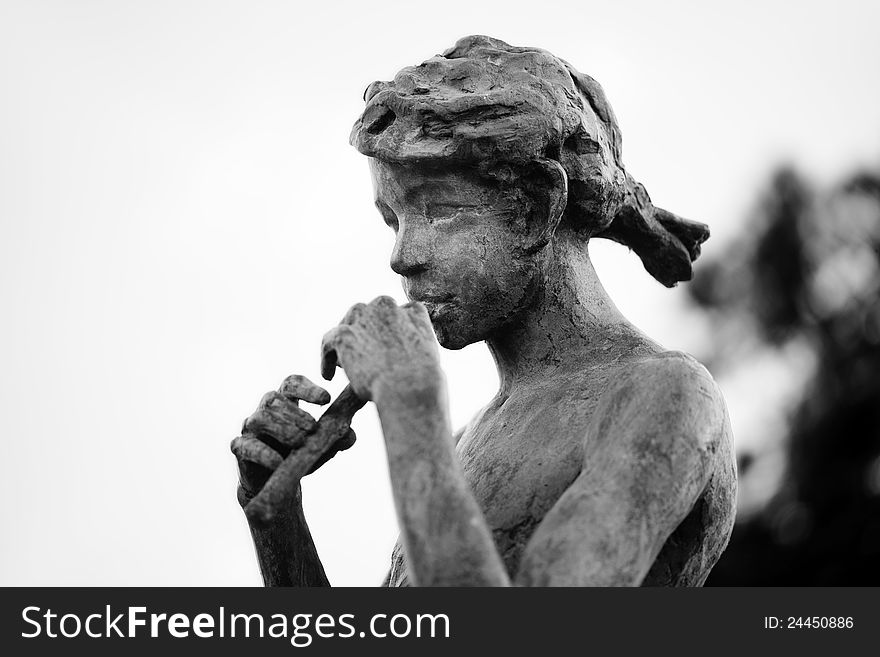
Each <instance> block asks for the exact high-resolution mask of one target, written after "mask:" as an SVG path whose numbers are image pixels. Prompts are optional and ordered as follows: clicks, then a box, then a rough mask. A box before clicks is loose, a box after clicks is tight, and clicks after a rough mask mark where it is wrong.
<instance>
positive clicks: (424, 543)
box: [375, 377, 510, 586]
mask: <svg viewBox="0 0 880 657" xmlns="http://www.w3.org/2000/svg"><path fill="white" fill-rule="evenodd" d="M375 401H376V408H377V410H378V413H379V419H380V421H381V423H382V432H383V434H384V436H385V444H386V450H387V452H388V466H389V472H390V475H391V488H392V491H393V494H394V503H395V507H396V510H397V518H398V523H399V525H400V532H401V535H400V539H401V542H402V544H403V546H404V551H405V554H406V562H407V569H408V574H409V579H410V582H411V583H412V584H414V585H415V586H506V585H509V584H510V578H509V577H508V574H507V570H506V568H505V566H504V563H503V562H502V560H501V557H500V555H499V554H498V550H497V549H496V547H495V543H494V541H493V539H492V534H491V532H490V531H489V529H488V526H487V525H486V521H485V519H484V517H483V513H482V511H481V510H480V507H479V505H478V504H477V502H476V500H475V499H474V497H473V494H472V493H471V491H470V488H469V486H468V484H467V482H466V481H465V478H464V474H463V472H462V470H461V466H460V463H459V460H458V456H457V455H456V454H455V442H456V440H455V438H456V437H460V433H459V434H458V436H456V437H454V436H453V435H452V431H451V428H450V424H449V415H448V411H447V407H448V405H447V401H446V388H445V383H444V381H443V379H442V377H438V378H437V379H436V380H434V381H432V382H430V383H428V384H426V385H424V386H422V387H420V388H416V389H414V388H404V387H398V388H389V389H388V390H386V391H384V392H382V394H380V395H377V397H376V399H375Z"/></svg>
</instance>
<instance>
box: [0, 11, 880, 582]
mask: <svg viewBox="0 0 880 657" xmlns="http://www.w3.org/2000/svg"><path fill="white" fill-rule="evenodd" d="M872 4H873V6H874V8H873V9H869V6H870V5H872ZM876 7H877V5H876V4H874V3H866V2H864V1H849V0H836V1H834V2H801V3H792V2H781V1H768V0H763V1H761V2H739V3H729V2H728V3H724V4H723V5H715V4H714V3H706V2H696V1H695V2H664V3H657V2H649V1H644V2H613V3H612V2H589V1H585V0H578V1H572V2H558V1H555V0H541V1H540V2H528V3H526V2H515V1H512V0H504V1H501V2H498V1H495V2H473V1H472V0H468V1H467V2H459V1H445V2H435V3H415V2H322V3H302V2H294V1H293V0H291V1H289V2H255V1H249V2H244V1H239V2H207V1H206V2H193V1H174V2H168V1H164V2H157V1H150V2H147V1H143V2H123V1H115V2H109V1H107V2H88V1H78V2H65V1H58V2H47V1H35V0H31V1H27V2H25V1H21V2H9V1H4V2H0V90H2V99H0V303H2V309H3V316H2V322H0V421H2V424H0V426H2V431H3V432H4V437H3V441H4V443H5V445H6V449H5V450H4V453H5V456H4V464H5V467H4V468H3V477H2V478H0V495H2V499H3V506H2V514H0V527H2V529H0V531H2V534H3V540H2V541H0V584H3V585H73V584H80V585H102V584H109V585H196V584H205V585H237V584H259V583H260V579H259V574H258V571H257V566H256V562H255V560H254V557H253V553H252V548H251V544H250V537H249V535H248V531H247V528H246V525H245V522H244V520H243V517H242V515H241V512H240V510H239V508H238V507H237V505H236V502H235V494H234V493H235V479H236V475H235V466H234V459H233V457H232V456H231V455H230V453H229V452H228V443H229V441H230V440H231V439H232V438H233V437H234V436H235V435H237V431H238V429H239V427H240V424H241V421H242V419H243V418H244V417H245V416H247V415H248V414H249V413H250V412H251V411H252V410H253V408H254V407H255V405H256V404H257V402H258V401H259V399H260V397H261V395H262V394H263V392H265V391H266V390H269V389H272V388H275V387H277V386H278V384H279V383H280V382H281V380H282V379H283V378H284V377H285V376H286V375H287V374H290V373H294V372H298V373H303V374H306V375H308V376H310V377H312V378H313V379H314V380H316V381H319V380H320V377H319V369H318V360H319V359H318V347H319V344H320V339H321V336H322V335H323V333H324V332H325V331H326V330H328V329H329V328H331V327H332V326H333V325H334V324H335V323H336V322H337V321H338V320H339V319H340V318H341V317H342V315H343V314H344V312H345V310H346V309H347V308H348V306H349V305H351V304H352V303H354V302H356V301H368V300H370V299H372V298H373V297H375V296H377V295H379V294H391V295H393V296H395V297H396V298H397V299H399V300H401V301H403V296H402V292H401V289H400V285H399V283H398V281H397V280H396V276H395V275H394V274H393V273H392V272H391V271H390V270H389V269H388V264H387V263H388V257H389V255H390V249H391V244H392V240H391V234H390V231H389V230H388V229H387V228H385V227H384V225H383V223H382V221H381V220H380V218H379V216H378V213H377V212H376V211H375V210H374V209H373V207H372V204H371V192H370V184H369V178H368V173H367V163H366V160H365V159H364V158H363V157H362V156H361V155H359V154H358V153H357V152H356V151H355V150H354V149H352V148H351V147H349V146H348V143H347V140H348V133H349V130H350V128H351V125H352V123H353V122H354V120H355V118H356V117H357V115H358V114H359V112H360V110H361V107H362V101H361V94H362V92H363V90H364V88H365V87H366V86H367V84H368V83H370V82H371V81H373V80H375V79H389V78H390V77H392V76H393V75H394V73H395V72H396V71H397V70H398V69H400V68H402V67H403V66H406V65H411V64H416V63H418V62H420V61H422V60H424V59H426V58H428V57H430V56H431V55H433V54H435V53H438V52H441V51H443V50H444V49H446V48H447V47H449V46H451V45H452V44H453V43H454V42H455V40H456V39H457V38H458V37H460V36H464V35H466V34H473V33H483V34H490V35H492V36H496V37H498V38H501V39H504V40H506V41H508V42H510V43H513V44H516V45H538V46H541V47H544V48H546V49H548V50H550V51H551V52H553V53H555V54H557V55H559V56H561V57H563V58H565V59H567V60H568V61H570V62H571V63H572V64H573V65H574V66H575V67H577V68H579V69H580V70H582V71H584V72H586V73H589V74H590V75H592V76H593V77H595V78H597V79H598V80H599V81H600V82H601V83H602V84H603V85H604V87H605V90H606V92H607V94H608V96H609V98H610V99H611V102H612V103H613V105H614V108H615V110H616V113H617V116H618V119H619V121H620V124H621V126H622V129H623V134H624V140H625V149H624V155H625V161H626V163H627V165H628V168H629V170H630V171H631V172H632V173H633V175H634V176H635V177H636V178H637V179H639V180H641V181H642V182H643V183H644V184H645V185H646V186H647V188H648V190H649V191H650V193H651V194H652V197H653V198H654V200H655V202H656V203H657V204H658V205H661V206H663V207H666V208H668V209H670V210H672V211H674V212H676V213H678V214H681V215H683V216H686V217H691V218H694V219H698V220H701V221H705V222H708V223H709V224H710V225H711V226H712V228H713V231H714V235H715V237H713V239H712V240H711V241H710V242H709V243H708V244H707V245H706V249H705V253H708V254H710V255H718V254H720V253H722V251H723V249H724V248H725V245H726V244H727V243H728V240H727V238H729V237H730V236H732V235H734V234H735V233H736V230H737V226H738V225H739V224H738V221H739V219H740V218H741V217H742V215H743V213H744V212H745V210H746V209H747V208H748V207H749V206H750V205H751V204H752V203H753V201H754V197H755V194H756V186H757V185H758V184H760V183H761V182H763V181H764V180H765V178H766V175H767V173H768V172H769V171H770V170H771V168H772V167H773V165H774V164H775V163H777V162H778V161H780V160H785V159H787V160H791V161H794V162H797V163H798V164H799V165H800V166H802V167H803V168H804V169H805V170H806V171H807V172H808V173H809V174H811V175H813V176H814V177H816V178H817V179H818V180H820V181H831V180H833V179H834V178H835V177H837V176H839V175H842V174H844V173H846V172H847V171H849V170H851V169H852V168H854V167H855V166H856V165H857V164H860V163H864V164H876V163H878V161H880V85H878V84H877V79H878V78H877V76H878V64H880V39H878V38H877V32H876V30H877V25H878V22H880V12H878V11H877V9H876ZM593 251H594V257H595V260H596V262H597V268H598V269H599V271H600V274H601V275H602V278H603V280H604V281H605V282H606V286H607V287H608V288H609V291H610V292H611V294H612V296H613V297H614V298H615V299H616V300H617V302H618V305H619V306H620V307H621V309H622V310H623V311H624V313H625V314H627V315H628V316H629V317H630V318H631V319H632V320H633V321H634V322H635V323H636V324H637V325H639V326H640V327H641V328H643V329H644V330H645V331H646V332H647V333H648V334H650V335H652V336H653V337H655V338H657V339H659V340H660V341H661V342H663V343H664V344H666V345H667V346H668V347H670V348H679V349H685V350H695V349H698V348H699V345H700V344H701V341H703V340H705V339H707V337H706V335H705V334H704V333H703V332H701V331H700V327H699V325H698V324H697V325H695V324H694V323H693V322H694V318H693V317H692V316H690V315H686V314H685V313H684V311H683V310H682V292H681V291H680V290H676V291H672V292H670V291H667V290H665V289H664V288H662V287H661V286H660V285H659V284H657V283H655V282H654V281H653V280H651V279H650V277H649V276H648V275H647V274H646V273H645V272H644V271H643V269H642V267H641V264H640V263H639V262H638V259H637V258H636V257H635V256H634V255H629V254H627V252H626V250H625V249H623V248H620V247H617V246H616V245H610V244H607V243H602V242H601V241H599V242H597V243H596V245H595V247H594V249H593ZM444 364H445V366H446V368H447V374H448V377H449V381H450V386H451V400H452V414H453V417H454V420H455V421H456V424H463V423H464V422H466V421H467V420H468V419H469V417H470V416H471V414H472V413H473V412H474V411H476V410H477V409H478V408H479V407H480V406H481V405H482V404H483V403H484V402H485V401H487V400H488V398H489V397H491V395H492V394H493V392H494V389H495V383H496V380H495V375H494V370H493V367H492V364H491V360H490V358H489V357H488V354H487V352H486V351H485V348H484V347H483V346H473V347H470V348H468V349H465V350H464V351H462V352H456V353H450V352H446V353H445V354H444ZM772 370H773V368H772V367H770V368H769V370H767V371H772ZM339 378H340V379H341V378H342V377H339ZM774 381H775V383H774ZM761 382H762V383H763V384H764V385H765V386H767V389H766V390H763V391H761V394H762V396H764V397H767V398H769V399H771V400H772V399H777V398H779V399H781V398H782V397H784V391H785V386H784V385H783V383H784V381H783V377H781V376H779V375H777V376H775V378H774V377H773V376H769V377H763V378H762V380H761ZM343 384H344V381H340V380H337V381H334V382H333V383H332V385H331V386H330V390H331V392H333V393H334V394H335V393H337V392H338V391H339V390H340V389H341V388H342V385H343ZM731 387H732V389H731V390H730V391H728V397H729V401H730V405H731V414H732V417H733V422H734V427H735V430H737V432H738V435H739V434H740V433H742V434H744V435H747V434H749V431H747V430H746V429H745V428H746V427H749V423H752V425H754V424H755V422H757V421H759V420H760V418H761V414H760V412H757V411H755V412H753V409H751V407H750V405H749V401H748V400H749V399H753V398H754V390H755V388H756V385H755V382H754V381H740V382H736V381H734V382H732V384H731ZM749 390H751V391H752V395H753V396H752V398H750V397H749V396H748V392H749ZM774 391H775V392H774ZM780 391H781V392H780ZM774 394H775V396H774ZM755 418H758V420H756V419H755ZM355 428H356V430H357V431H358V434H359V442H358V444H357V445H356V446H355V447H354V448H353V449H352V450H351V451H350V452H348V453H346V454H344V455H342V456H340V457H338V458H337V459H335V460H334V461H333V462H331V464H330V465H328V466H327V467H326V468H324V469H323V470H322V471H321V472H320V473H318V474H317V475H315V476H313V477H310V478H309V480H308V481H307V483H306V486H305V497H306V512H307V515H308V517H309V521H310V524H311V527H312V532H313V534H314V535H315V537H316V542H317V543H318V548H319V550H320V552H321V554H322V555H323V557H324V562H325V565H326V568H327V571H328V574H329V575H330V578H331V580H332V581H333V582H334V583H337V584H348V585H373V584H378V583H379V582H380V581H381V579H382V577H383V576H384V573H385V570H386V569H387V566H388V561H389V559H388V556H389V553H390V549H391V546H392V544H393V542H394V540H395V538H396V533H397V529H396V523H395V519H394V514H393V508H392V505H391V498H390V491H389V487H388V483H387V471H386V466H385V463H384V452H383V447H382V443H381V436H380V434H379V432H378V421H377V418H376V415H375V412H374V411H373V410H372V409H370V408H368V409H367V410H365V411H363V412H362V413H361V414H360V415H359V416H358V417H357V419H356V422H355Z"/></svg>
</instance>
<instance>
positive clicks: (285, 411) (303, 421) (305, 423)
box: [257, 391, 318, 433]
mask: <svg viewBox="0 0 880 657" xmlns="http://www.w3.org/2000/svg"><path fill="white" fill-rule="evenodd" d="M257 410H258V411H260V410H264V411H268V412H269V413H270V414H271V415H272V416H273V417H274V418H275V419H276V420H277V421H278V422H279V423H283V422H289V423H291V424H294V425H296V426H297V427H299V428H300V429H302V430H303V431H305V432H306V433H311V432H312V431H314V430H315V429H317V428H318V423H317V422H316V421H315V418H313V417H312V416H311V415H309V414H308V413H307V412H306V411H304V410H302V409H301V408H300V407H299V406H297V405H296V402H295V401H293V400H291V399H290V398H288V397H286V396H284V395H282V394H281V393H280V392H275V391H272V392H267V393H266V394H265V395H263V400H262V401H261V402H260V406H259V408H257Z"/></svg>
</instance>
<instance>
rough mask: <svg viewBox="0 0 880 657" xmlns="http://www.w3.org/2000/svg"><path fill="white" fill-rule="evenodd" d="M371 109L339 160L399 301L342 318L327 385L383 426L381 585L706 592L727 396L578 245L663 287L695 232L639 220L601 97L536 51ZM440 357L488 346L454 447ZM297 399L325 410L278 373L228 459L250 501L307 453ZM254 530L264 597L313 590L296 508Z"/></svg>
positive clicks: (459, 52) (386, 94)
mask: <svg viewBox="0 0 880 657" xmlns="http://www.w3.org/2000/svg"><path fill="white" fill-rule="evenodd" d="M365 100H366V103H367V105H366V109H365V110H364V113H363V115H362V116H361V117H360V119H358V121H357V123H356V124H355V126H354V129H353V131H352V134H351V142H352V144H353V145H354V146H355V147H356V148H357V149H358V150H359V151H360V152H361V153H363V154H364V155H367V156H368V157H369V158H370V170H371V173H372V176H373V181H374V189H375V198H376V206H377V208H378V209H379V211H380V213H381V215H382V217H383V218H384V220H385V223H386V224H387V225H388V226H389V227H391V228H392V229H393V230H394V232H395V234H396V242H395V246H394V250H393V253H392V255H391V268H392V269H393V270H394V271H395V272H397V273H398V274H400V276H401V277H402V279H403V285H404V289H405V291H406V295H407V297H408V298H409V299H410V301H411V302H410V303H408V304H405V305H404V306H398V305H397V304H396V303H395V302H394V301H393V300H392V299H390V298H388V297H379V298H378V299H376V300H374V301H372V302H371V303H369V304H356V305H355V306H353V307H352V308H351V309H350V310H349V311H348V313H347V314H346V315H345V317H344V318H343V320H342V322H341V323H340V324H339V326H337V327H335V328H333V329H332V330H330V331H329V332H328V333H327V335H326V336H325V337H324V341H323V345H322V371H323V374H324V376H325V377H326V378H330V377H332V376H333V373H334V370H335V368H336V367H341V368H343V369H344V370H345V374H346V375H347V377H348V379H349V382H350V385H351V387H352V389H353V390H354V392H355V393H356V394H357V395H358V396H359V397H361V398H362V399H365V400H370V401H372V402H373V403H375V404H376V408H377V410H378V414H379V418H380V420H381V424H382V431H383V434H384V438H385V443H386V450H387V454H388V462H389V469H390V475H391V483H392V491H393V495H394V500H395V506H396V509H397V517H398V522H399V525H400V531H401V535H400V540H399V542H398V546H397V548H396V549H395V552H394V555H393V558H392V566H391V572H390V574H389V577H388V579H387V581H386V583H387V584H389V585H392V586H397V585H403V584H412V585H420V586H434V585H473V586H506V585H523V586H546V585H550V586H585V585H600V586H606V585H613V586H618V585H620V586H630V585H701V584H702V583H703V582H704V581H705V579H706V577H707V575H708V574H709V571H710V570H711V568H712V566H713V565H714V564H715V562H716V561H717V559H718V557H719V555H720V554H721V552H722V550H723V549H724V547H725V546H726V544H727V540H728V538H729V535H730V532H731V529H732V526H733V518H734V508H735V497H736V472H735V465H734V456H733V449H732V436H731V430H730V423H729V419H728V417H727V411H726V408H725V404H724V400H723V398H722V396H721V393H720V392H719V390H718V387H717V385H716V384H715V382H714V381H713V380H712V377H711V376H710V375H709V373H708V372H707V371H706V370H705V368H703V367H702V366H701V365H700V364H699V363H698V362H696V361H695V360H694V359H693V358H691V357H690V356H688V355H686V354H684V353H681V352H676V351H667V350H665V349H664V348H663V347H662V346H660V345H659V344H657V343H656V342H654V341H652V340H651V339H650V338H648V337H647V336H645V335H644V334H642V333H641V332H640V331H639V330H638V329H636V328H635V327H634V326H633V325H632V324H630V323H629V322H628V321H627V320H626V318H624V317H623V316H622V315H621V314H620V312H619V311H618V310H617V308H615V306H614V304H613V303H612V301H611V299H610V298H609V297H608V295H607V294H606V292H605V290H604V289H603V288H602V285H601V284H600V283H599V280H598V279H597V277H596V274H595V272H594V270H593V267H592V265H591V263H590V259H589V256H588V254H587V247H588V243H589V240H590V239H591V238H592V237H605V238H610V239H613V240H616V241H618V242H621V243H623V244H625V245H627V246H629V247H631V248H632V249H633V250H634V251H635V252H636V253H637V254H638V255H639V257H640V258H641V259H642V261H643V263H644V264H645V268H646V269H647V270H648V272H649V273H650V274H651V275H653V276H654V278H656V279H657V280H658V281H660V282H661V283H663V284H664V285H667V286H672V285H675V283H676V282H678V281H682V280H688V279H690V277H691V263H692V261H693V260H694V259H695V258H696V257H697V256H698V255H699V250H700V243H701V242H703V241H704V240H705V239H706V238H707V237H708V230H707V228H706V226H704V225H703V224H699V223H695V222H691V221H687V220H684V219H681V218H679V217H677V216H675V215H673V214H671V213H669V212H667V211H665V210H661V209H660V208H656V207H654V206H653V205H652V203H651V201H650V198H649V197H648V195H647V193H646V192H645V189H644V188H643V187H642V186H641V185H640V184H638V183H636V182H635V181H634V180H633V179H632V178H631V177H630V176H629V174H627V173H626V171H625V170H624V168H623V165H622V162H621V137H620V131H619V129H618V126H617V123H616V120H615V118H614V115H613V113H612V111H611V107H610V106H609V104H608V102H607V100H606V98H605V95H604V93H603V92H602V89H601V88H600V87H599V85H598V84H597V83H596V82H595V81H594V80H593V79H592V78H590V77H588V76H586V75H583V74H581V73H578V72H577V71H576V70H575V69H574V68H573V67H572V66H571V65H569V64H568V63H567V62H565V61H563V60H561V59H559V58H557V57H555V56H553V55H551V54H550V53H548V52H546V51H544V50H540V49H536V48H518V47H513V46H510V45H508V44H506V43H504V42H502V41H499V40H497V39H492V38H488V37H484V36H471V37H466V38H464V39H461V40H460V41H459V42H458V43H457V44H456V45H455V46H454V47H453V48H452V49H450V50H448V51H447V52H445V53H444V54H443V55H440V56H436V57H433V58H431V59H429V60H428V61H426V62H424V63H423V64H421V65H419V66H415V67H409V68H405V69H403V70H402V71H401V72H400V73H398V74H397V76H396V77H395V79H394V80H393V81H392V82H376V83H373V84H372V85H371V86H370V87H369V88H368V89H367V92H366V94H365ZM435 336H436V339H435ZM438 341H439V343H440V344H441V345H442V346H444V347H446V348H449V349H460V348H462V347H464V346H466V345H469V344H472V343H474V342H478V341H485V342H486V343H487V344H488V346H489V349H490V350H491V353H492V355H493V357H494V359H495V363H496V365H497V367H498V374H499V379H500V388H499V390H498V393H497V394H496V395H495V397H494V398H493V399H491V400H490V401H489V402H488V403H487V404H486V405H485V407H484V408H483V409H482V410H481V411H480V412H479V413H478V414H477V415H476V417H474V419H473V420H472V421H471V422H470V423H469V424H468V425H467V426H466V427H465V428H464V429H462V430H460V431H458V432H457V433H453V430H452V427H451V426H450V422H449V414H448V409H447V400H446V387H445V386H446V384H445V380H444V376H443V372H442V371H441V369H440V365H439V360H438V350H437V342H438ZM297 400H306V401H309V402H315V403H327V402H328V401H329V395H328V394H327V393H326V392H325V391H324V390H322V389H321V388H319V387H318V386H316V385H315V384H313V383H311V382H310V381H308V380H307V379H305V378H303V377H299V376H293V377H290V378H288V379H287V380H286V381H285V383H284V385H282V387H281V389H280V390H279V391H277V392H273V393H268V394H267V395H266V396H265V397H264V398H263V401H262V402H261V404H260V407H259V408H258V409H257V411H256V412H255V413H254V414H253V415H252V416H251V417H250V418H248V420H246V422H245V429H246V431H245V433H244V435H243V436H242V437H239V438H237V439H236V440H235V441H233V451H234V452H235V454H236V456H237V457H238V459H239V466H240V473H241V477H240V486H239V500H240V502H241V503H242V504H245V503H247V501H248V500H249V499H251V498H252V497H253V496H254V495H255V494H256V493H257V492H258V491H259V490H260V487H261V486H262V485H263V483H264V482H265V481H266V478H267V476H268V475H269V473H270V472H271V471H272V470H273V469H274V468H276V467H277V466H278V464H279V463H280V461H281V458H282V456H284V455H285V454H286V453H287V452H289V451H290V450H291V449H292V448H293V449H296V448H297V447H298V446H301V445H303V444H304V443H307V442H308V441H309V439H310V436H311V435H313V432H314V430H315V426H316V423H315V421H314V420H313V419H312V418H311V416H309V415H308V414H307V413H306V412H305V411H303V410H302V409H300V408H299V407H298V406H297ZM352 441H353V434H349V435H348V436H347V437H346V438H345V439H344V440H343V441H340V443H339V444H338V445H337V448H338V449H343V448H345V447H346V446H348V445H350V444H351V442H352ZM251 530H252V535H253V537H254V541H255V544H256V548H257V554H258V559H259V562H260V566H261V570H262V573H263V578H264V580H265V582H266V584H267V585H294V586H296V585H301V586H310V585H327V584H328V582H327V578H326V576H325V574H324V571H323V568H322V566H321V563H320V560H319V559H318V555H317V553H316V551H315V547H314V544H313V543H312V539H311V536H310V535H309V531H308V528H307V526H306V523H305V519H304V517H303V514H302V507H301V500H300V495H299V494H297V496H296V497H295V499H294V501H293V503H291V504H290V505H289V508H287V509H284V510H283V512H282V513H281V514H279V516H278V517H277V518H276V520H275V521H274V522H273V523H272V524H270V525H269V526H267V527H266V526H257V525H255V524H252V526H251Z"/></svg>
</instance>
